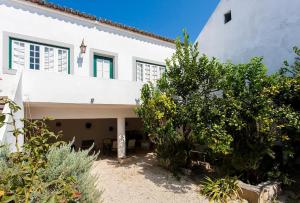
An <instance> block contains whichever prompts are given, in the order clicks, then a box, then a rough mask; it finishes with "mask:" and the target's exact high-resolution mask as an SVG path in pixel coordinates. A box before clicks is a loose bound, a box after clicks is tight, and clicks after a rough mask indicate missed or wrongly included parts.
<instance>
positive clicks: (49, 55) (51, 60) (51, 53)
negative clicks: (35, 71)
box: [44, 47, 54, 71]
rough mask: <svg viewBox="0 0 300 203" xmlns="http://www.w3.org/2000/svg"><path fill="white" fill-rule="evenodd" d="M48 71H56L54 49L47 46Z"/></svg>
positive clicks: (46, 66) (46, 60)
mask: <svg viewBox="0 0 300 203" xmlns="http://www.w3.org/2000/svg"><path fill="white" fill-rule="evenodd" d="M44 69H45V70H46V71H54V51H53V48H51V47H45V67H44Z"/></svg>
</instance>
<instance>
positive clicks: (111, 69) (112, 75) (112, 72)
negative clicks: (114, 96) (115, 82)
mask: <svg viewBox="0 0 300 203" xmlns="http://www.w3.org/2000/svg"><path fill="white" fill-rule="evenodd" d="M109 62H110V70H109V73H110V79H114V68H113V61H112V59H111V60H109Z"/></svg>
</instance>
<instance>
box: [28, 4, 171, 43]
mask: <svg viewBox="0 0 300 203" xmlns="http://www.w3.org/2000/svg"><path fill="white" fill-rule="evenodd" d="M23 1H25V2H29V3H32V4H35V5H39V6H42V7H45V8H48V9H53V10H56V11H60V12H63V13H66V14H69V15H73V16H77V17H80V18H84V19H86V20H91V21H96V22H98V23H99V24H105V25H108V26H112V27H116V28H119V29H122V30H126V31H130V32H133V33H137V34H140V35H144V36H147V37H151V38H154V39H156V40H161V41H164V42H168V43H172V44H175V41H176V40H175V39H170V38H167V37H163V36H160V35H157V34H154V33H151V32H147V31H144V30H140V29H138V28H135V27H131V26H127V25H123V24H121V23H117V22H113V21H111V20H108V19H104V18H99V17H97V16H94V15H90V14H86V13H83V12H80V11H77V10H74V9H72V8H67V7H63V6H59V5H57V4H53V3H49V2H45V1H43V0H23Z"/></svg>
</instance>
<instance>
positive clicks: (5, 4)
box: [0, 0, 173, 81]
mask: <svg viewBox="0 0 300 203" xmlns="http://www.w3.org/2000/svg"><path fill="white" fill-rule="evenodd" d="M20 2H21V1H20ZM20 2H18V1H13V0H1V1H0V19H1V21H0V33H1V38H0V43H1V44H0V45H1V49H0V57H1V58H0V61H3V59H2V57H3V52H7V51H8V47H4V45H5V44H4V42H3V35H4V34H3V33H4V32H7V33H16V34H20V35H24V36H29V37H35V38H38V39H39V40H45V41H46V40H50V41H55V42H58V43H64V44H68V45H71V46H73V47H71V48H74V50H73V52H74V54H73V55H72V56H71V61H73V64H74V67H73V72H74V74H75V75H81V76H90V67H91V65H92V64H90V54H92V53H91V50H99V51H105V52H112V53H115V54H117V57H118V61H117V63H118V64H117V68H118V70H117V72H118V75H117V78H118V79H121V80H130V81H132V80H133V72H132V71H133V61H132V57H141V58H145V59H150V60H154V61H157V62H164V61H165V59H166V58H168V57H170V56H171V54H172V53H173V49H172V48H171V47H173V45H172V44H171V43H167V42H163V41H160V40H156V39H154V38H150V37H146V36H143V35H139V34H136V33H132V32H129V31H125V30H121V29H117V28H114V27H111V26H107V25H99V24H98V23H95V22H92V21H87V20H85V19H82V18H79V17H74V16H73V17H70V16H69V15H66V14H64V13H59V12H56V11H53V10H50V9H45V8H43V7H39V8H37V6H35V5H34V6H33V5H32V4H30V3H26V2H22V3H20ZM83 38H84V40H85V44H86V45H87V52H86V54H85V55H84V56H83V62H82V67H80V64H79V63H78V62H77V59H78V56H79V54H80V48H79V47H80V44H81V41H82V39H83ZM5 61H6V59H5V60H4V62H5ZM1 65H2V64H1ZM3 65H4V66H6V65H7V63H6V64H3ZM4 68H6V67H4ZM71 68H72V67H71Z"/></svg>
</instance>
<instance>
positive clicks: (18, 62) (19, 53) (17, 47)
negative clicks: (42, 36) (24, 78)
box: [12, 42, 25, 68]
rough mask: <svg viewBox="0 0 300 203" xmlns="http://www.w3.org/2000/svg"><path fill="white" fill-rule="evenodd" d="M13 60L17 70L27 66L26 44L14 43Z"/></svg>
mask: <svg viewBox="0 0 300 203" xmlns="http://www.w3.org/2000/svg"><path fill="white" fill-rule="evenodd" d="M12 46H13V56H12V57H13V59H12V62H13V63H14V64H15V67H16V68H24V65H25V44H24V43H23V42H14V43H13V45H12Z"/></svg>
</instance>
